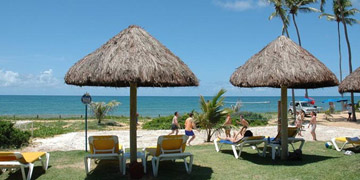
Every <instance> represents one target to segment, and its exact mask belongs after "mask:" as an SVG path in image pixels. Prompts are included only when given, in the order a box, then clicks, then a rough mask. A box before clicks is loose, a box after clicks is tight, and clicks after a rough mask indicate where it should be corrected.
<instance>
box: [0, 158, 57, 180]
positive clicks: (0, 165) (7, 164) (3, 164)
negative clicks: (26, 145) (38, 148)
mask: <svg viewBox="0 0 360 180" xmlns="http://www.w3.org/2000/svg"><path fill="white" fill-rule="evenodd" d="M6 154H8V155H5V156H15V157H16V159H18V160H13V161H0V169H7V168H20V169H21V175H22V178H23V180H25V179H26V180H30V179H31V176H32V173H33V170H34V163H22V162H21V161H20V159H24V157H23V155H22V154H21V153H20V152H8V153H7V152H6ZM44 157H45V158H44ZM49 159H50V154H49V153H47V152H45V154H44V155H43V156H40V157H39V158H38V159H37V160H35V161H41V164H42V168H43V169H44V170H45V171H46V170H47V169H48V166H49ZM25 168H29V172H28V174H27V176H25Z"/></svg>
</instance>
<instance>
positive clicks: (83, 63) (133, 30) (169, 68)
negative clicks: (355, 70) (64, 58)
mask: <svg viewBox="0 0 360 180" xmlns="http://www.w3.org/2000/svg"><path fill="white" fill-rule="evenodd" d="M65 82H66V83H67V84H73V85H78V86H108V87H129V86H130V83H136V85H137V87H170V86H171V87H174V86H198V84H199V82H198V79H197V78H196V76H195V75H194V73H193V72H192V71H191V70H190V69H189V68H188V67H187V65H186V64H184V62H182V61H181V60H180V58H178V57H177V56H175V55H174V54H173V53H172V52H171V51H170V50H169V49H167V48H166V47H165V46H164V45H162V44H161V43H160V42H159V41H158V40H156V39H155V38H154V37H152V36H151V35H150V34H149V33H147V32H146V31H145V30H144V29H142V28H140V27H138V26H135V25H132V26H129V27H128V28H127V29H125V30H123V31H121V32H120V33H119V34H117V35H116V36H114V37H113V38H111V39H110V40H109V41H108V42H106V43H105V44H104V45H102V46H101V47H100V48H98V49H96V50H95V51H94V52H92V53H90V54H88V55H87V56H85V57H84V58H83V59H81V60H79V61H78V62H77V63H76V64H75V65H74V66H72V67H71V68H70V69H69V71H68V72H67V73H66V75H65Z"/></svg>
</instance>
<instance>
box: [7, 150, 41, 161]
mask: <svg viewBox="0 0 360 180" xmlns="http://www.w3.org/2000/svg"><path fill="white" fill-rule="evenodd" d="M21 155H22V158H20V159H18V158H17V157H16V155H15V153H13V152H0V161H19V162H21V163H33V162H35V161H37V160H39V158H40V157H41V156H43V155H45V152H24V153H21Z"/></svg>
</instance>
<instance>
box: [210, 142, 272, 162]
mask: <svg viewBox="0 0 360 180" xmlns="http://www.w3.org/2000/svg"><path fill="white" fill-rule="evenodd" d="M248 138H250V137H244V138H243V139H242V140H241V141H239V143H235V144H229V145H231V148H232V150H233V153H234V156H235V158H236V159H239V157H240V155H241V152H242V149H243V147H254V148H255V149H256V150H257V152H258V155H259V156H262V157H265V156H266V148H265V147H266V140H265V138H264V137H263V138H261V139H249V140H248ZM218 143H220V142H219V140H218V139H215V140H214V144H215V150H216V152H219V151H220V150H221V147H222V146H223V145H224V144H226V143H220V144H221V145H220V147H219V145H218ZM261 143H264V148H263V152H262V153H260V150H259V148H258V147H257V145H259V144H261ZM237 151H239V152H237Z"/></svg>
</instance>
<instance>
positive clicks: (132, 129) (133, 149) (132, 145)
mask: <svg viewBox="0 0 360 180" xmlns="http://www.w3.org/2000/svg"><path fill="white" fill-rule="evenodd" d="M136 98H137V89H136V83H130V162H132V163H133V162H136V160H137V157H136V152H137V146H136V111H137V107H136V106H137V104H136V103H137V102H136Z"/></svg>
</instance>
